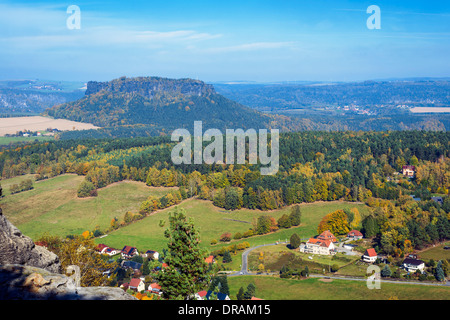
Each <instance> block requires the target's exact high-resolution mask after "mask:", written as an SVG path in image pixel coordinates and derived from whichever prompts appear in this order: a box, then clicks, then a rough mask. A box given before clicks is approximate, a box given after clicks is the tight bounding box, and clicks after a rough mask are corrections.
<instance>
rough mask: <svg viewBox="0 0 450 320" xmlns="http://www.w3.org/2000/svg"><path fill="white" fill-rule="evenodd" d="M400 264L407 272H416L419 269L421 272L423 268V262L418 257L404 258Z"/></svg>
mask: <svg viewBox="0 0 450 320" xmlns="http://www.w3.org/2000/svg"><path fill="white" fill-rule="evenodd" d="M402 266H403V268H404V269H405V270H406V271H408V272H416V271H417V270H419V271H420V272H422V273H423V270H424V269H425V262H423V261H422V260H418V259H411V258H406V259H405V260H403V264H402Z"/></svg>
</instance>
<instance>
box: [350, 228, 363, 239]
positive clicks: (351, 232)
mask: <svg viewBox="0 0 450 320" xmlns="http://www.w3.org/2000/svg"><path fill="white" fill-rule="evenodd" d="M348 234H349V235H350V236H352V237H360V236H362V235H363V234H362V233H361V232H359V231H358V230H352V231H350V232H349V233H348Z"/></svg>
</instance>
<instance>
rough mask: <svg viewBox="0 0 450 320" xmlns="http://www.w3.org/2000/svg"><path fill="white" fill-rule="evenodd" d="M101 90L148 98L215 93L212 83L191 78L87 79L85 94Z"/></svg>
mask: <svg viewBox="0 0 450 320" xmlns="http://www.w3.org/2000/svg"><path fill="white" fill-rule="evenodd" d="M102 90H105V91H109V92H123V93H132V92H134V93H137V94H140V95H141V96H143V97H146V98H148V99H153V98H154V97H157V96H161V95H173V96H177V95H185V96H199V97H200V96H207V95H209V94H214V93H216V92H215V90H214V87H213V86H212V85H209V84H206V83H204V82H203V81H199V80H192V79H179V80H176V79H167V78H160V77H137V78H127V77H121V78H119V79H115V80H112V81H108V82H97V81H89V82H88V83H87V89H86V95H91V94H95V93H98V92H100V91H102Z"/></svg>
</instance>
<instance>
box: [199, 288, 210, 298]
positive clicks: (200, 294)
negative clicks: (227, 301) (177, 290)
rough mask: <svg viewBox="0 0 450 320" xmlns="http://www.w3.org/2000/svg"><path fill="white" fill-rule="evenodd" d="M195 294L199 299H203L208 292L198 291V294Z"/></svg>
mask: <svg viewBox="0 0 450 320" xmlns="http://www.w3.org/2000/svg"><path fill="white" fill-rule="evenodd" d="M197 294H198V295H199V296H200V297H205V296H206V295H207V294H208V291H206V290H203V291H199V292H197Z"/></svg>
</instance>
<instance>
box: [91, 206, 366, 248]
mask: <svg viewBox="0 0 450 320" xmlns="http://www.w3.org/2000/svg"><path fill="white" fill-rule="evenodd" d="M178 207H180V208H184V209H185V210H186V214H187V216H188V217H191V218H192V219H193V221H194V223H195V226H196V227H197V229H198V230H199V232H200V239H201V245H202V246H203V247H204V248H206V249H208V250H216V249H219V248H220V247H221V246H228V245H230V244H234V243H241V242H243V241H247V242H249V243H250V246H251V247H253V246H256V245H260V244H265V243H274V242H276V241H278V240H281V241H284V240H289V238H290V236H291V235H292V234H293V233H297V234H299V235H300V236H301V237H310V236H313V235H315V234H316V228H317V225H318V223H319V221H320V220H321V219H322V217H323V216H324V215H326V214H327V213H330V212H332V211H334V210H337V209H342V208H352V207H357V208H358V209H359V211H360V212H361V213H365V212H366V211H367V208H366V207H365V205H363V204H355V203H346V202H339V201H335V202H317V203H312V204H302V205H301V210H302V223H301V225H300V226H299V227H295V228H290V229H282V230H279V231H278V232H275V233H271V234H267V235H264V236H254V237H250V238H246V239H240V240H232V241H231V242H229V243H225V244H217V245H215V246H211V245H210V243H211V240H213V239H216V240H219V239H220V236H221V235H222V234H223V233H225V232H231V233H232V234H234V233H236V232H240V233H243V232H245V231H246V230H248V229H249V228H251V227H252V221H253V219H256V218H257V217H259V216H260V215H262V214H269V215H271V216H273V217H274V218H276V219H278V218H279V217H281V216H282V215H283V214H284V213H289V212H290V210H291V208H283V209H279V210H274V211H270V212H263V211H259V210H249V209H240V210H235V211H226V210H224V209H221V208H218V207H215V206H213V205H212V203H211V202H210V201H206V200H198V199H189V200H186V201H184V202H183V203H181V204H180V205H179V206H178ZM172 210H174V208H168V209H165V210H162V211H160V212H158V213H156V214H154V215H152V216H150V217H147V218H145V219H143V220H141V221H137V222H135V223H133V224H131V225H128V226H126V227H123V228H120V229H119V230H116V231H114V232H112V233H110V234H109V235H108V236H107V237H105V238H102V239H97V242H99V243H100V242H101V243H104V244H106V245H108V246H112V247H116V248H119V247H123V246H124V245H130V246H135V247H137V248H138V249H141V250H147V249H152V250H162V248H164V247H166V243H167V240H166V239H165V238H164V230H166V229H167V228H168V215H169V212H170V211H172ZM161 220H162V221H164V222H165V226H164V227H160V226H159V223H160V221H161Z"/></svg>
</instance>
